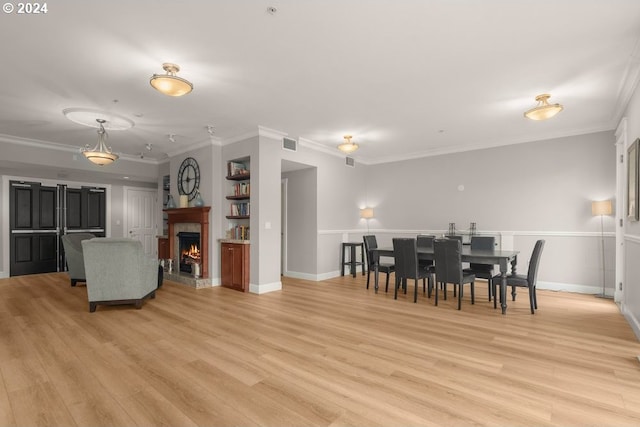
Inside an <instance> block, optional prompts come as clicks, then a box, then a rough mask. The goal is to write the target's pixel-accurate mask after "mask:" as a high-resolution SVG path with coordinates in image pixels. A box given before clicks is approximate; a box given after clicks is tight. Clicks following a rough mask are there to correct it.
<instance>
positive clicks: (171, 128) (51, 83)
mask: <svg viewBox="0 0 640 427" xmlns="http://www.w3.org/2000/svg"><path fill="white" fill-rule="evenodd" d="M16 3H17V2H16ZM269 6H274V7H276V8H277V13H275V14H270V13H269V12H268V11H267V9H268V7H269ZM2 15H3V16H1V17H0V22H1V25H0V36H1V39H2V40H3V45H2V51H1V52H2V56H1V61H2V80H1V83H0V134H1V135H5V136H7V135H8V136H11V137H19V138H27V139H33V140H37V141H44V142H53V143H58V144H68V145H71V146H75V147H78V148H79V147H81V146H84V145H85V144H87V143H89V144H90V145H92V146H93V145H94V144H95V142H96V140H97V135H96V132H95V129H92V128H88V127H83V126H80V125H78V124H76V123H73V122H71V121H69V120H67V119H66V118H65V117H64V116H63V114H62V110H63V109H65V108H77V107H81V108H90V109H100V110H105V111H109V112H113V113H117V114H119V115H122V116H125V117H127V118H129V119H131V120H133V121H134V122H135V126H134V127H133V128H132V129H130V130H126V131H111V132H110V134H109V143H110V145H112V146H113V149H114V151H116V152H119V153H124V154H130V155H139V153H140V152H143V153H144V154H145V157H146V158H147V159H149V158H157V159H159V160H162V159H164V158H166V156H167V153H172V152H178V151H181V150H184V149H185V148H186V147H188V146H190V145H193V144H199V143H202V142H204V141H207V140H209V139H210V137H209V134H208V133H207V128H206V127H207V125H212V126H214V127H215V134H214V135H215V136H214V138H213V139H214V141H215V142H220V143H223V144H224V143H225V142H228V141H232V140H234V139H235V138H237V137H239V136H241V135H246V134H248V133H251V132H256V130H257V128H258V126H263V127H266V128H269V129H273V130H277V131H281V132H284V133H286V134H288V135H289V136H290V137H292V138H296V139H297V138H302V139H303V140H306V141H311V142H314V143H317V144H321V145H324V146H326V147H327V148H329V149H330V150H332V152H334V151H335V152H337V150H336V149H335V147H336V145H337V144H338V143H340V142H341V141H342V136H343V135H344V134H347V133H349V134H352V135H353V136H354V138H353V139H354V142H357V143H359V144H360V147H361V148H360V150H359V151H357V152H356V153H355V154H354V157H355V158H356V159H357V160H359V161H360V162H364V163H377V162H385V161H391V160H396V159H403V158H411V157H417V156H422V155H435V154H439V153H446V152H455V151H463V150H472V149H477V148H482V147H490V146H499V145H504V144H512V143H519V142H526V141H533V140H539V139H547V138H552V137H559V136H565V135H575V134H582V133H587V132H592V131H599V130H606V129H613V128H615V126H616V124H617V122H618V120H619V119H620V115H621V113H622V111H623V109H624V107H625V106H626V103H627V101H628V97H629V96H630V94H631V92H632V90H633V89H634V87H635V84H636V82H637V80H638V70H639V68H640V47H638V40H639V39H640V1H638V0H590V1H589V0H538V1H528V0H521V1H515V0H484V1H477V0H429V1H427V0H423V1H418V0H404V1H398V0H396V1H380V0H378V1H376V0H369V1H365V0H360V1H355V0H342V1H337V0H325V1H315V2H312V1H300V0H297V1H296V0H273V1H266V0H265V1H263V0H241V1H239V0H236V1H233V0H226V1H220V0H217V1H206V2H205V1H175V0H171V1H169V0H162V1H161V0H136V1H123V0H110V1H108V2H106V1H105V2H97V1H95V2H94V1H91V2H89V1H82V2H80V1H77V0H57V1H52V2H49V3H48V12H47V14H41V15H37V16H36V15H31V16H27V15H17V14H16V13H15V12H14V13H12V14H6V13H5V14H2ZM163 62H175V63H177V64H179V65H180V67H181V68H182V70H181V72H180V73H179V76H181V77H183V78H185V79H188V80H190V81H191V82H193V84H194V90H193V92H192V93H191V94H189V95H186V96H183V97H181V98H172V97H167V96H164V95H161V94H159V93H158V92H156V91H155V90H153V89H152V88H151V87H150V85H149V77H150V76H151V75H152V74H154V73H157V74H161V73H163V70H162V63H163ZM545 92H546V93H550V94H551V95H552V97H551V101H552V102H560V103H562V104H563V105H564V107H565V110H564V111H563V112H561V113H560V114H559V115H558V116H556V117H555V118H553V119H551V120H548V121H545V122H533V121H529V120H527V119H525V118H524V117H523V111H525V110H526V109H528V108H530V107H532V106H534V104H535V102H534V98H535V96H536V95H538V94H540V93H545ZM168 134H175V135H176V137H175V139H176V142H175V143H171V142H169V139H168V136H167V135H168ZM147 143H151V144H153V147H154V148H153V150H152V151H151V152H148V151H146V149H145V144H147Z"/></svg>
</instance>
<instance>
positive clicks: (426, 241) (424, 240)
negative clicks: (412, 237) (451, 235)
mask: <svg viewBox="0 0 640 427" xmlns="http://www.w3.org/2000/svg"><path fill="white" fill-rule="evenodd" d="M435 239H436V236H433V235H431V234H418V235H417V236H416V244H417V246H418V247H419V248H427V249H433V241H434V240H435Z"/></svg>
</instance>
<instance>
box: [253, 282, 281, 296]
mask: <svg viewBox="0 0 640 427" xmlns="http://www.w3.org/2000/svg"><path fill="white" fill-rule="evenodd" d="M281 290H282V282H273V283H265V284H263V285H256V284H254V283H250V284H249V292H251V293H252V294H266V293H267V292H275V291H281Z"/></svg>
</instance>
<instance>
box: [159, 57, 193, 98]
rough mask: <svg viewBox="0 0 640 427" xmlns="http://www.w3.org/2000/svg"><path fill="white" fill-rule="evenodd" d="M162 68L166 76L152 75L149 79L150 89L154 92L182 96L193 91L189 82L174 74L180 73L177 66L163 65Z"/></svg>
mask: <svg viewBox="0 0 640 427" xmlns="http://www.w3.org/2000/svg"><path fill="white" fill-rule="evenodd" d="M162 68H163V69H164V70H165V71H166V72H167V74H154V75H153V76H151V79H149V83H150V84H151V87H153V88H154V89H155V90H157V91H158V92H160V93H163V94H165V95H168V96H182V95H186V94H188V93H189V92H191V91H192V90H193V84H192V83H191V82H190V81H188V80H185V79H183V78H182V77H178V76H176V73H177V72H178V71H180V67H179V66H177V65H176V64H171V63H165V64H162Z"/></svg>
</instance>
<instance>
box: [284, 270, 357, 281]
mask: <svg viewBox="0 0 640 427" xmlns="http://www.w3.org/2000/svg"><path fill="white" fill-rule="evenodd" d="M365 271H366V270H365ZM356 273H357V274H360V275H361V274H362V268H360V267H357V270H356ZM283 275H284V276H286V277H291V278H294V279H302V280H311V281H313V282H321V281H323V280H329V279H333V278H335V277H340V270H335V271H329V272H327V273H321V274H309V273H299V272H297V271H286V272H285V273H284V274H283ZM344 275H345V276H348V275H349V274H348V273H347V272H345V274H344Z"/></svg>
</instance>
